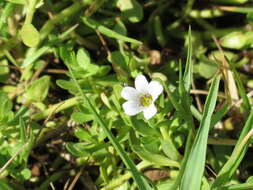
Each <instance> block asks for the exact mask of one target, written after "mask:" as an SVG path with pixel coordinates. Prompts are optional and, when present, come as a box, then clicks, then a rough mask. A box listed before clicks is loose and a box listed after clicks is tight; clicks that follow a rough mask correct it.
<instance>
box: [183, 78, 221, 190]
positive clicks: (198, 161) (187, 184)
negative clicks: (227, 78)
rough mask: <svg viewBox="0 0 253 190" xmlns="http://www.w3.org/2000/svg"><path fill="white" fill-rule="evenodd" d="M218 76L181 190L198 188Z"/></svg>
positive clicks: (208, 99) (206, 104) (187, 165)
mask: <svg viewBox="0 0 253 190" xmlns="http://www.w3.org/2000/svg"><path fill="white" fill-rule="evenodd" d="M219 82H220V77H219V76H217V77H216V78H215V79H214V81H213V82H212V85H211V88H210V90H209V94H208V96H207V100H206V103H205V108H204V113H203V118H202V120H201V123H200V128H199V130H198V133H197V136H196V138H195V140H194V143H193V146H192V149H191V152H190V155H189V157H188V160H187V163H186V167H185V170H184V174H183V177H182V181H181V188H180V189H181V190H199V189H200V185H201V179H202V176H203V172H204V166H205V158H206V146H207V138H208V132H209V128H210V125H211V118H212V114H213V111H214V108H215V104H216V100H217V94H218V88H219Z"/></svg>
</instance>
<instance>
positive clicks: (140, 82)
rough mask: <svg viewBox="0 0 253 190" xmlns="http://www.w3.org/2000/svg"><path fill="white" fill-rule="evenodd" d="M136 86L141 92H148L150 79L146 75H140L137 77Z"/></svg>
mask: <svg viewBox="0 0 253 190" xmlns="http://www.w3.org/2000/svg"><path fill="white" fill-rule="evenodd" d="M135 88H136V90H138V91H139V92H141V93H147V89H148V81H147V79H146V77H145V76H144V75H138V76H137V77H136V78H135Z"/></svg>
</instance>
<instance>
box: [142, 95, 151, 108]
mask: <svg viewBox="0 0 253 190" xmlns="http://www.w3.org/2000/svg"><path fill="white" fill-rule="evenodd" d="M152 100H153V99H152V96H151V95H150V94H143V95H141V96H140V105H141V106H143V107H148V106H150V104H151V103H152Z"/></svg>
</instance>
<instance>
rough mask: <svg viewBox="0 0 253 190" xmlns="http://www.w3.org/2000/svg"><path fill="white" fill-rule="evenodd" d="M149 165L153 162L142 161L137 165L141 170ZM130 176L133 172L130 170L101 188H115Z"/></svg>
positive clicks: (106, 189)
mask: <svg viewBox="0 0 253 190" xmlns="http://www.w3.org/2000/svg"><path fill="white" fill-rule="evenodd" d="M149 166H152V163H150V162H147V161H142V162H140V163H139V164H138V165H137V166H136V168H137V169H138V170H139V171H141V170H143V169H145V168H147V167H149ZM130 178H131V172H129V171H128V172H126V173H125V174H124V175H122V176H119V177H118V178H116V179H114V180H113V181H111V182H110V183H109V184H108V185H107V186H105V187H103V188H102V189H101V190H113V189H115V188H116V187H118V186H120V185H121V184H123V183H124V182H125V181H127V180H129V179H130Z"/></svg>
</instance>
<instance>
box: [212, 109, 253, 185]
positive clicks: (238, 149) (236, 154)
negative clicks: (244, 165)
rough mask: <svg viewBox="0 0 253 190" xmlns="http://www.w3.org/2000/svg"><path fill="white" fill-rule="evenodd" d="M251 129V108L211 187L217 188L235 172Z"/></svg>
mask: <svg viewBox="0 0 253 190" xmlns="http://www.w3.org/2000/svg"><path fill="white" fill-rule="evenodd" d="M252 129H253V110H252V111H251V113H250V115H249V117H248V119H247V122H246V124H245V126H244V128H243V131H242V133H241V135H240V138H239V140H238V141H237V143H236V146H235V148H234V151H233V153H232V155H231V157H230V158H229V160H228V161H227V162H226V164H225V165H224V166H223V168H222V169H221V170H220V172H219V173H218V176H217V178H216V179H215V181H214V182H213V184H212V189H218V188H219V187H220V186H221V185H223V184H225V183H227V182H229V181H230V179H231V177H232V176H233V174H234V173H235V171H236V169H237V168H238V166H239V164H240V163H241V161H242V159H243V157H244V155H245V153H246V151H247V149H248V145H249V141H248V140H249V138H250V137H248V136H249V133H251V132H252Z"/></svg>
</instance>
